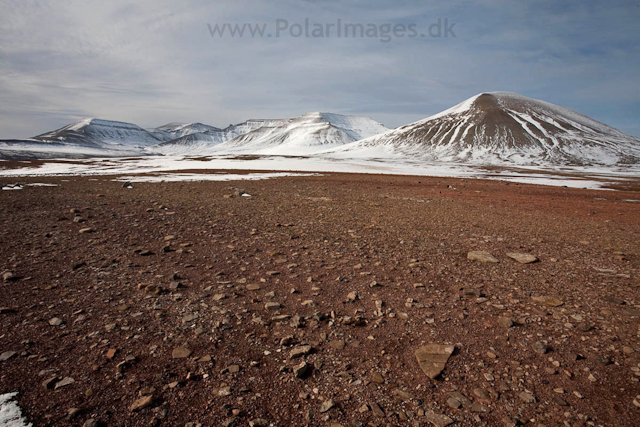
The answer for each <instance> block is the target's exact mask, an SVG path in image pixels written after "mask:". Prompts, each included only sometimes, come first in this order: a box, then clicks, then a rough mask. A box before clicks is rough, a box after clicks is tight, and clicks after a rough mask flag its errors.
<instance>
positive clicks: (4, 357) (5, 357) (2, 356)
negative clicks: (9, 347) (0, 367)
mask: <svg viewBox="0 0 640 427" xmlns="http://www.w3.org/2000/svg"><path fill="white" fill-rule="evenodd" d="M15 355H16V352H15V351H5V352H4V353H2V354H0V362H4V361H5V360H9V359H11V358H12V357H13V356H15Z"/></svg>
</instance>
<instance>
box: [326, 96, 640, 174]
mask: <svg viewBox="0 0 640 427" xmlns="http://www.w3.org/2000/svg"><path fill="white" fill-rule="evenodd" d="M330 153H332V154H336V155H349V156H352V155H367V156H379V155H384V154H385V153H391V154H400V155H409V156H412V157H414V158H420V159H425V160H437V161H451V162H465V163H474V164H502V165H592V164H598V165H616V164H632V163H640V140H639V139H638V138H635V137H633V136H631V135H627V134H625V133H623V132H621V131H619V130H617V129H614V128H612V127H610V126H607V125H605V124H603V123H600V122H598V121H595V120H593V119H590V118H589V117H586V116H584V115H582V114H579V113H576V112H574V111H571V110H569V109H566V108H563V107H559V106H557V105H553V104H550V103H548V102H544V101H539V100H536V99H531V98H527V97H525V96H521V95H518V94H515V93H509V92H492V93H482V94H479V95H476V96H474V97H472V98H469V99H467V100H466V101H464V102H462V103H460V104H458V105H456V106H454V107H452V108H450V109H448V110H446V111H443V112H441V113H439V114H436V115H434V116H431V117H428V118H426V119H424V120H421V121H418V122H415V123H412V124H409V125H405V126H402V127H399V128H397V129H393V130H391V131H389V132H386V133H384V134H381V135H377V136H374V137H372V138H367V139H364V140H362V141H358V142H355V143H352V144H349V145H346V146H344V147H339V148H337V149H335V150H332V151H330Z"/></svg>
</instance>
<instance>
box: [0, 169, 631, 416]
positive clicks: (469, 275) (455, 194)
mask: <svg viewBox="0 0 640 427" xmlns="http://www.w3.org/2000/svg"><path fill="white" fill-rule="evenodd" d="M24 182H25V183H29V182H48V183H55V184H59V186H57V187H31V186H25V187H24V188H23V189H22V190H19V191H2V192H1V193H0V223H1V225H2V228H1V231H0V239H1V241H2V244H1V245H0V271H2V272H3V281H2V283H0V306H1V307H2V308H0V394H2V393H10V392H18V393H19V394H18V396H17V399H18V403H19V405H20V407H21V408H22V410H23V413H24V414H25V415H26V417H27V418H28V420H29V421H30V422H32V423H33V425H34V426H47V425H50V426H68V425H73V426H82V425H84V426H97V425H105V426H156V425H160V426H192V427H195V426H199V425H202V426H247V425H249V426H268V425H273V426H307V425H308V426H334V427H335V426H340V425H342V426H345V427H347V426H430V425H435V426H446V425H449V424H451V425H458V426H515V425H532V426H564V425H566V426H637V425H638V420H640V396H639V395H640V384H639V382H638V381H639V379H640V345H639V338H640V337H639V335H640V330H639V327H640V295H639V293H638V292H639V287H640V276H639V272H640V271H639V268H640V253H639V250H640V245H639V243H638V242H640V209H639V208H640V205H638V204H637V203H634V202H630V201H626V200H629V199H631V200H637V199H640V193H638V192H623V191H620V192H615V191H589V190H573V189H566V188H554V187H540V186H532V185H517V184H510V185H509V184H506V183H504V182H496V181H482V180H460V179H430V178H424V177H422V178H416V177H396V176H394V177H391V176H373V175H370V176H365V175H340V174H327V175H324V176H318V177H294V178H286V179H274V180H267V181H255V182H236V183H229V182H226V183H225V182H201V183H200V182H188V183H157V184H134V185H133V188H123V186H122V183H119V182H114V181H111V178H109V177H100V178H93V179H92V178H86V177H84V178H80V177H71V178H67V179H63V178H59V177H57V178H38V179H37V180H36V179H26V180H24ZM232 185H235V186H241V188H243V189H244V190H246V192H247V193H248V194H250V195H251V197H249V196H243V195H241V193H242V191H239V190H238V189H233V188H231V186H232ZM531 261H534V262H531Z"/></svg>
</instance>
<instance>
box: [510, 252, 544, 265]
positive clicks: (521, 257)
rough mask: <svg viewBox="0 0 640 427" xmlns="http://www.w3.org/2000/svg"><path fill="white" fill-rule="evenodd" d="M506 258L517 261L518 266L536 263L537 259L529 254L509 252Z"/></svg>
mask: <svg viewBox="0 0 640 427" xmlns="http://www.w3.org/2000/svg"><path fill="white" fill-rule="evenodd" d="M507 256H508V257H509V258H511V259H514V260H516V261H518V262H519V263H520V264H531V263H533V262H536V261H538V258H537V257H535V256H533V255H531V254H521V253H518V252H509V253H507Z"/></svg>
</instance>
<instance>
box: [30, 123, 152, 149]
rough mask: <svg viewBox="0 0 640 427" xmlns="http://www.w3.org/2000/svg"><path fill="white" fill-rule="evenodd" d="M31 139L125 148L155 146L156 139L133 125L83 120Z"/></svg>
mask: <svg viewBox="0 0 640 427" xmlns="http://www.w3.org/2000/svg"><path fill="white" fill-rule="evenodd" d="M33 139H36V140H40V141H43V142H67V143H73V144H79V145H81V144H107V145H119V146H127V147H144V146H148V145H153V144H157V143H158V142H159V140H158V138H156V137H154V136H153V135H151V133H149V132H148V131H146V130H144V129H142V128H141V127H140V126H138V125H134V124H133V123H124V122H115V121H111V120H101V119H84V120H80V121H78V122H75V123H72V124H70V125H67V126H65V127H63V128H60V129H58V130H54V131H53V132H48V133H44V134H42V135H38V136H36V137H34V138H33Z"/></svg>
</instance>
